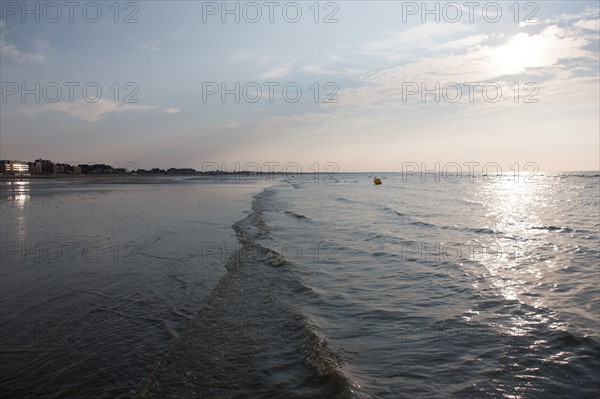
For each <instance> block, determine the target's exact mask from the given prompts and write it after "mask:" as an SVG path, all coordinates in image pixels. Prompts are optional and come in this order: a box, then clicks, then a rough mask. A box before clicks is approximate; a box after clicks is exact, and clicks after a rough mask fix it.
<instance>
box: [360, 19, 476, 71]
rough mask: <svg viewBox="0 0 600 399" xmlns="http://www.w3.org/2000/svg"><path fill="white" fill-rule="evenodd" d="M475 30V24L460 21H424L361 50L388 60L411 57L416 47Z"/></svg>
mask: <svg viewBox="0 0 600 399" xmlns="http://www.w3.org/2000/svg"><path fill="white" fill-rule="evenodd" d="M473 31H475V28H474V27H473V26H471V25H467V24H465V23H460V22H459V23H456V24H451V25H448V24H438V23H433V22H431V23H424V24H420V25H417V26H414V27H411V28H408V29H406V30H403V31H399V32H394V33H391V34H389V35H388V36H387V37H385V38H383V39H380V40H375V41H370V42H367V43H364V44H362V45H360V46H359V52H361V53H365V54H371V55H377V56H380V57H384V58H386V59H387V60H388V61H396V60H400V59H407V58H408V59H410V58H412V57H414V50H416V49H431V48H432V47H435V46H436V45H437V44H439V43H438V41H439V40H440V39H447V38H450V37H452V36H455V35H458V34H462V33H465V32H473Z"/></svg>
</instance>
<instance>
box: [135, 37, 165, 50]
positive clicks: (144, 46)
mask: <svg viewBox="0 0 600 399" xmlns="http://www.w3.org/2000/svg"><path fill="white" fill-rule="evenodd" d="M159 44H160V41H158V40H152V41H149V42H136V43H135V45H136V46H137V47H138V48H139V49H141V50H144V51H145V52H147V53H153V52H155V51H158V45H159Z"/></svg>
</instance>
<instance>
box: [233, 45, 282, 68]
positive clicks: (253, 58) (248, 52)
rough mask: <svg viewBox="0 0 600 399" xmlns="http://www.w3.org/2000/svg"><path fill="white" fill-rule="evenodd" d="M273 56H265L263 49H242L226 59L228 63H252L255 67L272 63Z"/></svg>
mask: <svg viewBox="0 0 600 399" xmlns="http://www.w3.org/2000/svg"><path fill="white" fill-rule="evenodd" d="M274 59H275V56H273V55H270V54H267V53H266V52H265V51H264V50H263V49H256V48H242V49H238V50H235V51H234V52H233V53H231V55H230V56H229V57H228V58H227V61H229V62H253V63H255V64H257V65H266V64H268V63H270V62H272V61H273V60H274Z"/></svg>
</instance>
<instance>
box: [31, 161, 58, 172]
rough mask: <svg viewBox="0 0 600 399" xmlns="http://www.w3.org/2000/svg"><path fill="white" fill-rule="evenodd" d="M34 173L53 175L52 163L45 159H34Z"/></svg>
mask: <svg viewBox="0 0 600 399" xmlns="http://www.w3.org/2000/svg"><path fill="white" fill-rule="evenodd" d="M34 172H35V173H39V174H42V173H54V163H53V162H52V161H49V160H47V159H36V160H35V169H34Z"/></svg>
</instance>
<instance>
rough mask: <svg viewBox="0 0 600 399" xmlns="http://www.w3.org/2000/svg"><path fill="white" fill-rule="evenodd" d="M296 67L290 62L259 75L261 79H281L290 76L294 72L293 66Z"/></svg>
mask: <svg viewBox="0 0 600 399" xmlns="http://www.w3.org/2000/svg"><path fill="white" fill-rule="evenodd" d="M293 65H294V61H290V62H288V63H286V64H283V65H280V66H278V67H275V68H271V69H269V70H267V71H265V72H263V73H261V74H260V75H259V78H261V79H281V78H284V77H286V76H287V75H289V73H290V71H291V70H292V66H293Z"/></svg>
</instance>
